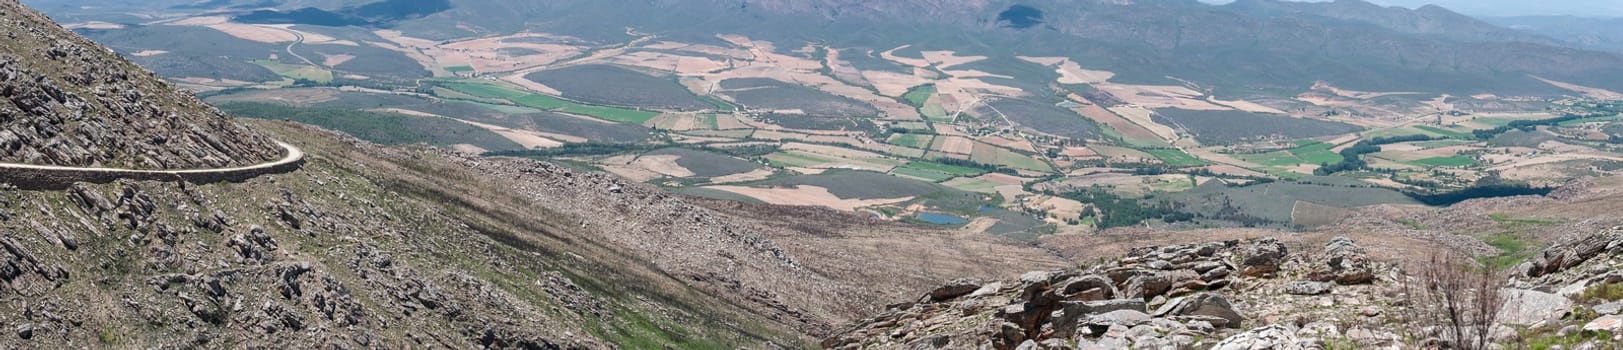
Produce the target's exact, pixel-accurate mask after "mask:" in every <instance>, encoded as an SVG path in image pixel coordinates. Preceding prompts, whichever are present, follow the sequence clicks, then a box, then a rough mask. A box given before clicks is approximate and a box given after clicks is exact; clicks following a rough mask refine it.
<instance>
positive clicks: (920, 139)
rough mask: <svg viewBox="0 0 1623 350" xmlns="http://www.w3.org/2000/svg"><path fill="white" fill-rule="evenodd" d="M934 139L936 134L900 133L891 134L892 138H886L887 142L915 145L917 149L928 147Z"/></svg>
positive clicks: (908, 145)
mask: <svg viewBox="0 0 1623 350" xmlns="http://www.w3.org/2000/svg"><path fill="white" fill-rule="evenodd" d="M933 139H935V134H912V133H899V134H891V139H886V143H889V144H896V146H907V147H915V149H928V147H930V141H933Z"/></svg>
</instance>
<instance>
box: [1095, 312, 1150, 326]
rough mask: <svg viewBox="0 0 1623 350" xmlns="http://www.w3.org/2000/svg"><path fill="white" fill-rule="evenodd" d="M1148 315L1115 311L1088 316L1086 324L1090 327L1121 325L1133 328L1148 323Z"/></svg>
mask: <svg viewBox="0 0 1623 350" xmlns="http://www.w3.org/2000/svg"><path fill="white" fill-rule="evenodd" d="M1150 320H1151V318H1150V314H1146V313H1144V312H1143V311H1139V310H1116V311H1111V312H1106V313H1102V314H1098V315H1093V316H1089V317H1088V320H1087V324H1091V325H1123V326H1128V327H1135V326H1138V325H1141V324H1146V323H1150Z"/></svg>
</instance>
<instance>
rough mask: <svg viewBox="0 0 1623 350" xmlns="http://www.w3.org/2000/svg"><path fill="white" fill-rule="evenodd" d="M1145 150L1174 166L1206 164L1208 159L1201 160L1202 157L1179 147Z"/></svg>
mask: <svg viewBox="0 0 1623 350" xmlns="http://www.w3.org/2000/svg"><path fill="white" fill-rule="evenodd" d="M1144 152H1145V153H1149V154H1150V155H1152V156H1155V158H1157V159H1160V160H1161V161H1162V162H1165V163H1167V165H1170V166H1174V167H1179V168H1182V167H1192V166H1201V165H1206V161H1203V160H1200V158H1195V156H1191V155H1189V154H1188V153H1184V152H1183V151H1181V150H1178V149H1147V150H1144Z"/></svg>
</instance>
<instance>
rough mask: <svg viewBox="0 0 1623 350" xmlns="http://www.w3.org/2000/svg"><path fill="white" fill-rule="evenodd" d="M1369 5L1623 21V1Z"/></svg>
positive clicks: (1397, 1)
mask: <svg viewBox="0 0 1623 350" xmlns="http://www.w3.org/2000/svg"><path fill="white" fill-rule="evenodd" d="M1202 1H1206V2H1210V3H1228V2H1231V1H1232V0H1202ZM1367 1H1369V2H1373V3H1377V4H1382V5H1388V6H1403V7H1410V8H1413V7H1419V6H1422V5H1426V4H1437V5H1440V6H1442V7H1446V8H1448V9H1450V10H1454V11H1457V12H1460V13H1464V14H1467V15H1472V16H1485V17H1505V16H1527V15H1571V16H1585V17H1623V0H1367Z"/></svg>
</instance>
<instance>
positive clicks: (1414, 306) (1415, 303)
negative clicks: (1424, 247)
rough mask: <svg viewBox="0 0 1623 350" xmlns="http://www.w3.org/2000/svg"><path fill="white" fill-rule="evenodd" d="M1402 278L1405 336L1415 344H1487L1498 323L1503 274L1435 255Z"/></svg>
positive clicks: (1476, 349) (1476, 347) (1476, 348)
mask: <svg viewBox="0 0 1623 350" xmlns="http://www.w3.org/2000/svg"><path fill="white" fill-rule="evenodd" d="M1410 273H1411V275H1410V278H1409V280H1406V281H1404V283H1403V284H1402V288H1403V296H1404V299H1403V302H1404V306H1405V307H1404V308H1403V316H1404V318H1405V319H1406V320H1407V322H1408V323H1409V324H1408V326H1407V327H1405V328H1406V332H1407V333H1408V334H1407V336H1408V338H1409V340H1410V341H1411V342H1416V343H1417V344H1413V345H1416V346H1417V347H1423V348H1450V349H1462V350H1482V349H1488V348H1489V345H1490V343H1491V334H1493V331H1494V328H1495V327H1500V326H1501V325H1500V319H1499V310H1500V309H1501V308H1502V307H1503V306H1504V304H1505V296H1504V295H1503V294H1502V293H1501V290H1502V289H1503V288H1504V287H1505V278H1504V276H1501V275H1500V274H1499V273H1498V272H1496V271H1494V270H1493V269H1490V268H1487V267H1484V266H1480V265H1478V264H1476V263H1474V262H1471V260H1470V259H1464V258H1460V257H1456V256H1451V255H1448V256H1433V257H1432V258H1431V259H1430V262H1429V263H1427V264H1424V265H1421V266H1417V268H1414V269H1410Z"/></svg>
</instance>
